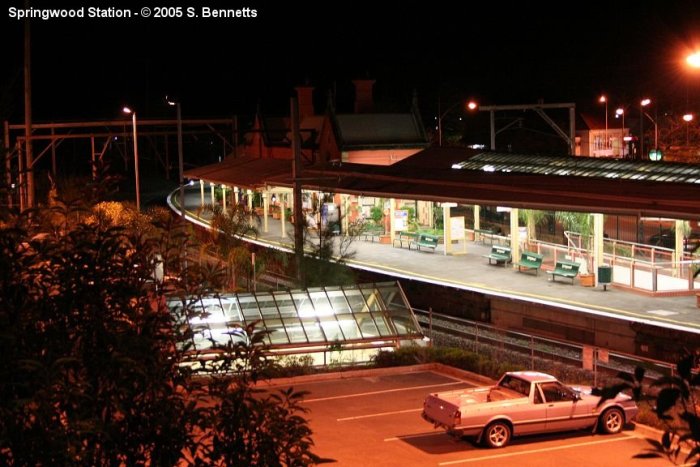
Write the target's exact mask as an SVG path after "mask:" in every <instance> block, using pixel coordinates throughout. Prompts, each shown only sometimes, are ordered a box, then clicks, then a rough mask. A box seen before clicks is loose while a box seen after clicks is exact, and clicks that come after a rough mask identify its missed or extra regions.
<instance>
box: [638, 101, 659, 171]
mask: <svg viewBox="0 0 700 467" xmlns="http://www.w3.org/2000/svg"><path fill="white" fill-rule="evenodd" d="M640 104H641V106H640V109H641V111H642V118H641V119H640V120H641V122H640V123H639V125H640V128H641V130H640V131H641V133H642V134H641V138H642V141H641V151H642V157H644V115H646V117H647V118H648V119H649V120H651V122H652V123H653V124H654V149H655V150H658V149H659V125H658V124H657V123H656V119H655V118H652V117H651V115H649V114H648V113H647V112H646V110H644V107H646V106H648V105H649V104H651V99H642V101H641V102H640Z"/></svg>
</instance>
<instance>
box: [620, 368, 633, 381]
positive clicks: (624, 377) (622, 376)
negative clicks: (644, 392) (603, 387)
mask: <svg viewBox="0 0 700 467" xmlns="http://www.w3.org/2000/svg"><path fill="white" fill-rule="evenodd" d="M617 377H618V378H620V379H621V380H624V381H627V382H628V383H630V384H632V383H634V378H633V377H632V375H630V374H629V373H624V372H622V371H621V372H619V373H618V374H617Z"/></svg>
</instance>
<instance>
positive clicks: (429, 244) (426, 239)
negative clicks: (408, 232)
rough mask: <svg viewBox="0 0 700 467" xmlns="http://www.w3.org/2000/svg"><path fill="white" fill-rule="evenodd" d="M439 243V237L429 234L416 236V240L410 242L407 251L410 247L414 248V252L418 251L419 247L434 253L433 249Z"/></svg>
mask: <svg viewBox="0 0 700 467" xmlns="http://www.w3.org/2000/svg"><path fill="white" fill-rule="evenodd" d="M439 241H440V237H438V236H437V235H431V234H423V233H422V234H418V238H417V239H416V240H414V241H412V242H411V244H410V245H409V247H408V249H409V250H410V249H411V245H413V246H414V247H416V250H418V251H420V249H421V247H423V248H430V249H431V250H433V252H435V249H436V248H437V246H438V243H439Z"/></svg>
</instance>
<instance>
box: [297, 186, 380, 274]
mask: <svg viewBox="0 0 700 467" xmlns="http://www.w3.org/2000/svg"><path fill="white" fill-rule="evenodd" d="M326 196H327V198H324V199H330V200H332V199H333V198H332V195H326ZM322 202H323V201H319V204H318V206H317V207H316V208H315V209H314V211H315V212H318V211H319V209H320V206H321V204H320V203H322ZM382 216H383V214H382ZM302 221H303V223H304V229H303V232H304V247H305V248H304V250H305V254H304V259H303V264H302V267H303V268H304V281H305V283H304V284H303V286H304V287H315V286H324V285H328V284H333V285H345V284H352V283H354V282H355V278H354V273H353V271H352V269H350V268H349V267H348V266H347V265H346V264H345V262H346V261H348V260H349V259H352V258H353V257H354V256H355V252H354V250H353V249H352V244H353V242H354V241H355V239H356V238H357V236H358V235H359V234H360V233H361V232H362V230H363V228H364V227H363V221H362V220H359V221H357V222H355V223H350V225H349V226H348V232H346V234H345V235H337V233H338V231H339V227H340V226H341V225H343V216H342V215H341V216H338V219H337V221H335V222H321V223H319V224H318V225H317V226H316V229H314V230H315V232H312V229H311V228H310V226H309V224H308V222H307V220H306V219H303V220H302Z"/></svg>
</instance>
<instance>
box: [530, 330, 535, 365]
mask: <svg viewBox="0 0 700 467" xmlns="http://www.w3.org/2000/svg"><path fill="white" fill-rule="evenodd" d="M530 369H531V370H532V371H535V337H534V336H533V335H532V334H531V335H530Z"/></svg>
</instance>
